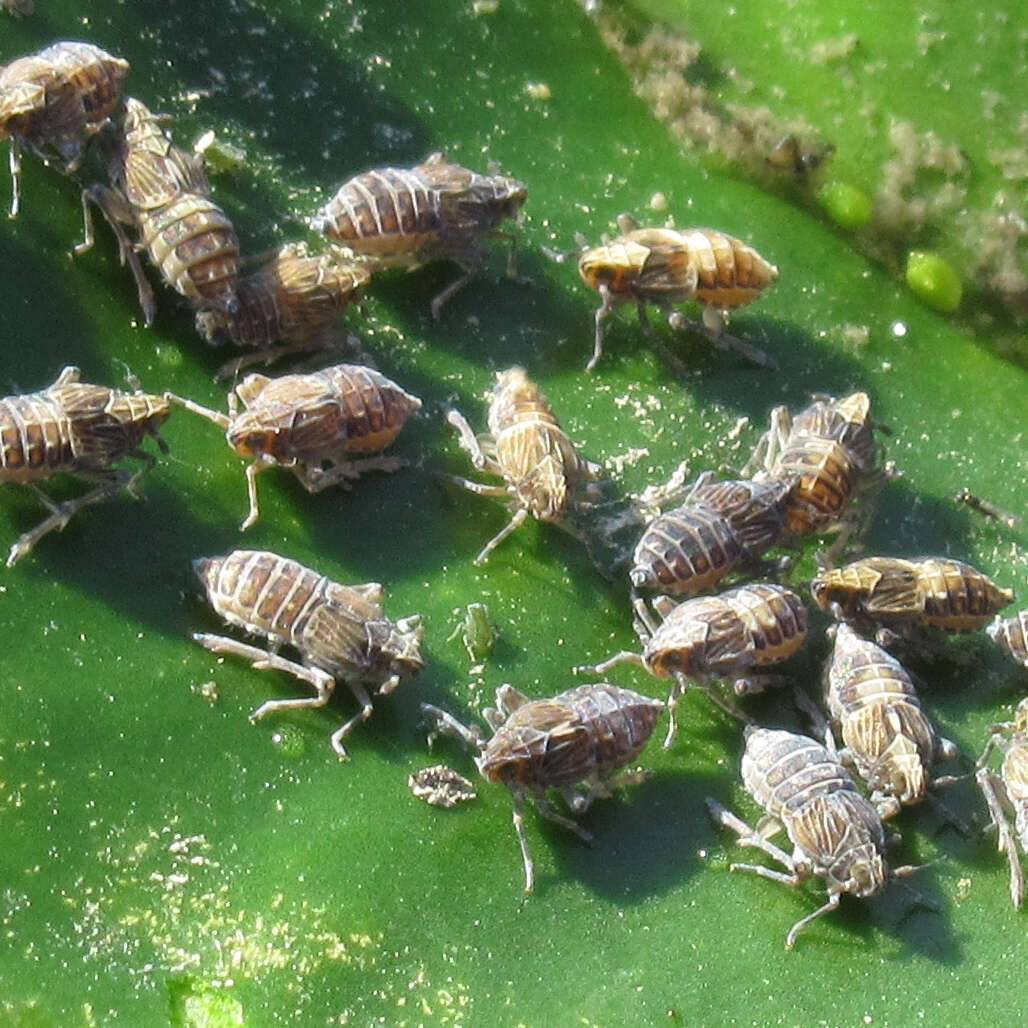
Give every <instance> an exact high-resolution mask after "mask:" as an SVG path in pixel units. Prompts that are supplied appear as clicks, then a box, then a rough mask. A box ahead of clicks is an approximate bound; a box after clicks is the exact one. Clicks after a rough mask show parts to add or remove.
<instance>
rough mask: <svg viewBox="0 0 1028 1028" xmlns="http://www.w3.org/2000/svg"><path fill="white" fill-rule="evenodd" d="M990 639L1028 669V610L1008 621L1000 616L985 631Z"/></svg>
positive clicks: (1020, 612)
mask: <svg viewBox="0 0 1028 1028" xmlns="http://www.w3.org/2000/svg"><path fill="white" fill-rule="evenodd" d="M985 630H986V632H988V633H989V638H990V639H992V641H993V642H994V643H995V644H996V645H997V646H999V647H1000V649H1003V650H1006V652H1007V653H1009V654H1010V656H1011V657H1013V658H1014V660H1016V661H1017V663H1018V664H1020V665H1021V666H1022V667H1026V668H1028V610H1022V611H1019V612H1018V613H1017V614H1015V615H1014V616H1013V617H1012V618H1007V619H1006V620H1003V619H1001V618H1000V617H999V616H997V617H996V620H995V621H993V623H992V624H991V625H989V626H988V628H986V629H985Z"/></svg>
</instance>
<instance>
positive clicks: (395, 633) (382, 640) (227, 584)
mask: <svg viewBox="0 0 1028 1028" xmlns="http://www.w3.org/2000/svg"><path fill="white" fill-rule="evenodd" d="M193 569H194V570H195V571H196V574H197V576H198V577H199V579H200V581H201V582H202V583H203V587H204V589H205V590H206V592H207V600H208V602H209V603H210V605H211V606H212V607H213V608H214V610H215V612H216V613H217V614H218V615H219V617H221V618H222V619H223V620H224V621H226V622H228V624H230V625H235V626H236V627H237V628H242V629H243V630H244V631H246V632H249V633H250V634H251V635H257V636H263V637H264V638H265V639H267V640H268V642H269V644H270V646H269V649H268V650H262V649H261V648H260V647H257V646H250V645H248V644H246V643H241V642H238V641H237V640H235V639H231V638H229V637H228V636H222V635H209V634H207V633H205V632H196V633H194V635H193V638H194V639H195V640H196V641H197V642H198V643H199V644H200V645H201V646H204V647H206V648H207V649H208V650H210V651H211V652H212V653H228V654H231V655H233V656H236V657H243V658H244V659H246V660H249V661H252V663H253V666H254V667H255V668H257V669H258V670H262V671H264V670H271V671H284V672H285V673H286V674H289V675H292V676H293V677H294V678H297V679H299V680H300V681H301V682H306V683H307V684H308V685H310V687H311V688H312V689H313V690H314V692H315V695H314V696H301V697H298V698H297V699H284V700H265V702H264V703H262V704H261V705H260V706H259V707H258V708H257V709H256V710H255V711H254V712H253V713H252V714H251V715H250V720H251V721H259V720H260V719H261V718H263V717H267V715H268V714H274V713H277V712H279V711H282V710H298V709H301V708H305V707H323V706H325V704H326V703H328V701H329V699H330V698H331V696H332V693H333V691H334V689H335V687H336V682H337V681H340V680H341V681H344V682H345V683H346V684H347V686H349V688H350V691H351V692H352V693H353V695H354V698H355V699H356V700H357V702H358V703H359V704H360V708H361V709H360V711H359V712H358V713H357V714H356V715H355V716H354V717H352V718H351V719H350V720H349V721H347V722H346V723H345V724H344V725H343V726H342V727H341V728H338V729H336V731H335V732H333V733H332V748H333V749H334V750H335V751H336V753H337V754H339V757H340V758H341V759H343V760H345V759H346V749H345V747H344V746H343V739H345V738H346V736H347V735H348V734H349V733H350V732H351V731H352V730H353V729H354V728H355V727H356V726H357V725H359V724H360V723H361V722H363V721H367V719H368V718H369V717H371V714H372V712H373V708H372V705H371V697H370V695H369V693H368V689H369V688H371V689H373V691H375V692H376V693H377V694H378V695H380V696H385V695H387V694H388V693H390V692H392V691H393V690H394V689H395V688H396V687H397V686H398V685H399V684H400V683H401V681H403V680H404V679H405V678H408V677H410V676H412V675H415V674H417V673H418V672H419V671H420V670H421V668H422V667H423V666H424V661H423V659H422V657H421V639H422V636H423V635H424V628H423V627H422V625H421V618H420V616H419V615H416V614H415V615H412V616H410V617H407V618H403V619H401V620H400V621H396V622H393V621H391V620H390V619H389V618H388V617H386V614H385V612H384V611H383V609H382V603H381V601H382V599H383V597H384V595H385V590H384V589H383V588H382V586H381V585H379V584H378V583H377V582H368V583H366V584H364V585H340V584H339V583H338V582H333V581H332V580H331V579H330V578H327V577H326V576H325V575H322V574H320V573H319V572H317V571H314V570H312V569H311V568H308V567H304V565H303V564H300V563H298V562H297V561H295V560H289V559H288V558H287V557H280V556H279V555H278V554H276V553H268V552H266V551H262V550H234V551H233V552H232V553H229V554H227V555H226V556H224V557H201V558H199V559H198V560H195V561H193ZM281 646H291V647H292V648H293V649H294V650H296V652H297V653H298V654H299V656H300V661H301V662H302V663H298V662H297V661H294V660H287V659H286V658H285V657H282V656H280V654H279V652H278V650H279V647H281Z"/></svg>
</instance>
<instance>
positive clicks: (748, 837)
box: [707, 797, 803, 885]
mask: <svg viewBox="0 0 1028 1028" xmlns="http://www.w3.org/2000/svg"><path fill="white" fill-rule="evenodd" d="M707 810H708V812H709V813H710V816H711V818H712V819H713V820H714V821H715V822H716V823H717V824H719V825H721V826H722V827H724V828H728V829H729V830H730V831H733V832H735V834H736V835H737V836H738V839H737V842H738V844H739V845H740V846H751V847H753V848H754V849H759V850H763V851H764V852H765V853H766V854H767V855H768V856H769V857H770V858H771V859H772V860H776V861H777V862H778V863H779V864H781V865H782V867H785V868H788V871H789V873H788V874H786V873H785V872H783V871H776V870H775V869H774V868H773V867H764V866H763V865H760V864H732V865H731V870H733V871H752V872H753V873H754V874H759V875H760V876H761V877H763V878H770V879H772V880H773V881H776V882H784V883H785V884H786V885H799V884H800V882H801V881H803V876H801V875H800V874H799V872H798V871H797V869H796V866H795V864H794V863H793V859H792V857H790V856H789V854H788V853H786V852H785V850H783V849H781V848H780V847H778V846H776V845H775V844H774V843H773V842H771V841H770V840H769V839H767V838H765V836H763V835H762V834H761V833H760V832H759V831H757V830H756V829H754V828H751V827H750V826H749V825H748V824H746V822H745V821H743V820H742V818H740V817H737V816H736V815H735V814H733V813H732V812H731V811H730V810H729V809H728V808H727V807H725V806H722V805H721V804H720V803H718V801H717V800H714V799H710V798H709V797H708V798H707Z"/></svg>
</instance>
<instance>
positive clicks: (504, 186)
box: [311, 153, 528, 318]
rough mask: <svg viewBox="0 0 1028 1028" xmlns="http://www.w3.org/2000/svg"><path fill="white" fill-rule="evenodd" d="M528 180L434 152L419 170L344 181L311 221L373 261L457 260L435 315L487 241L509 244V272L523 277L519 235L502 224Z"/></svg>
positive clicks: (476, 264)
mask: <svg viewBox="0 0 1028 1028" xmlns="http://www.w3.org/2000/svg"><path fill="white" fill-rule="evenodd" d="M527 195H528V194H527V190H526V187H525V184H524V183H523V182H519V181H518V180H517V179H514V178H508V177H507V176H505V175H494V174H490V175H481V174H479V173H478V172H476V171H471V170H470V169H468V168H463V167H461V166H460V165H459V164H454V163H453V162H452V161H450V160H448V159H447V157H446V155H445V154H443V153H433V154H431V155H430V156H429V157H427V158H426V159H425V160H424V162H423V163H421V164H419V165H417V167H414V168H375V169H373V170H371V171H366V172H364V173H363V174H361V175H357V176H356V177H354V178H352V179H350V180H349V181H347V182H344V183H343V184H342V185H341V186H340V187H339V189H338V190H337V192H336V194H335V196H333V197H332V199H331V200H329V202H328V203H327V204H326V205H325V206H324V207H322V208H321V210H320V211H318V212H317V214H315V215H314V217H313V218H312V219H311V228H312V229H314V231H315V232H321V233H323V234H324V235H325V237H326V238H328V239H329V240H331V241H332V242H333V243H337V244H339V245H341V246H345V247H347V248H348V249H349V250H351V251H353V252H354V253H357V254H361V255H364V256H365V257H367V258H368V259H369V261H370V262H371V263H372V265H373V267H389V266H391V265H407V266H410V265H418V264H425V263H427V262H429V261H442V260H448V261H454V262H455V263H456V264H458V265H460V268H461V270H462V271H463V275H461V277H460V278H458V279H457V280H456V281H455V282H453V283H451V284H450V285H448V286H447V287H446V288H445V289H444V290H443V291H442V292H441V293H440V294H439V295H438V296H437V297H436V298H435V299H434V300H433V301H432V317H433V318H438V317H439V313H440V311H441V310H442V307H443V304H445V303H446V302H447V301H448V300H450V299H451V298H452V297H453V295H454V294H455V293H456V292H457V291H458V290H460V289H462V288H463V287H464V286H465V285H467V283H468V282H469V281H471V279H472V278H473V277H474V276H475V274H476V273H477V272H478V269H479V268H480V267H481V265H482V263H483V261H484V259H485V248H484V246H483V240H484V239H486V238H493V239H504V240H506V241H507V242H508V244H509V247H510V249H509V251H508V260H507V274H508V276H509V277H510V278H515V279H516V278H517V277H518V275H517V271H516V268H515V253H516V240H515V238H514V236H512V235H510V234H509V233H507V232H502V231H500V229H499V228H498V227H497V226H498V225H499V224H500V223H501V222H502V221H504V220H505V219H506V218H514V217H516V216H517V215H518V212H519V211H520V210H521V207H522V205H523V204H524V202H525V198H526V197H527Z"/></svg>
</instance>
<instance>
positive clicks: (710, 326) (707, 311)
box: [668, 307, 778, 371]
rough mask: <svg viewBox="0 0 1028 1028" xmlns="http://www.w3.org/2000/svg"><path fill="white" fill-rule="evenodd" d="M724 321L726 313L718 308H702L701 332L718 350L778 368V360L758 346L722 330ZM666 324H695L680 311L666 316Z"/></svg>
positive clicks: (679, 326) (683, 326) (678, 327)
mask: <svg viewBox="0 0 1028 1028" xmlns="http://www.w3.org/2000/svg"><path fill="white" fill-rule="evenodd" d="M726 323H727V315H726V314H725V312H724V311H722V310H721V309H720V308H718V307H704V308H703V334H704V335H705V336H706V337H707V339H708V340H710V343H711V344H712V345H713V346H715V347H716V348H717V349H719V350H734V351H735V352H736V353H738V354H739V355H740V356H741V357H744V358H745V359H746V360H748V361H749V362H750V363H751V364H756V365H757V366H758V367H761V368H768V369H769V370H771V371H777V370H778V362H777V361H776V360H775V359H774V358H773V357H772V356H771V355H770V354H767V353H765V352H764V351H763V350H761V349H760V347H758V346H754V345H753V344H752V343H748V342H746V340H745V339H739V338H738V336H733V335H731V334H730V333H728V332H726V331H725V330H724V329H725V324H726ZM668 324H669V325H670V326H671V327H672V328H674V329H676V330H678V331H683V330H686V331H687V330H689V329H692V328H695V325H694V324H693V323H692V322H690V321H689V319H688V318H686V317H685V315H684V314H682V313H681V311H675V312H673V313H672V314H671V315H670V316H669V317H668Z"/></svg>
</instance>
